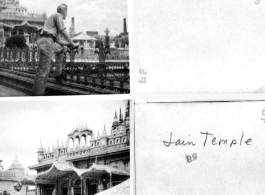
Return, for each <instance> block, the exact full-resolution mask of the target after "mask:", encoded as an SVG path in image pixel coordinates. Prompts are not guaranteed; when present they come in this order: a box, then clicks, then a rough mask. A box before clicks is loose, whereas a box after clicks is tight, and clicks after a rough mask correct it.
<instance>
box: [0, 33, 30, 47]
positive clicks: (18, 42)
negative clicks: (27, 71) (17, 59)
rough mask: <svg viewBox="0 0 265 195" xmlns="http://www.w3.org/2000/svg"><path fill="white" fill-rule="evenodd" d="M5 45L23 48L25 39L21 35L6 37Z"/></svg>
mask: <svg viewBox="0 0 265 195" xmlns="http://www.w3.org/2000/svg"><path fill="white" fill-rule="evenodd" d="M5 46H6V47H18V48H24V47H26V46H27V44H26V39H25V37H24V36H23V35H13V36H11V37H9V38H7V39H6V42H5Z"/></svg>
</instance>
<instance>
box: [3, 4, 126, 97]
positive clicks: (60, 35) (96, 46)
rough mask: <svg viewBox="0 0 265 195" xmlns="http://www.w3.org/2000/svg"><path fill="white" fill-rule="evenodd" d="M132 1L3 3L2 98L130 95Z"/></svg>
mask: <svg viewBox="0 0 265 195" xmlns="http://www.w3.org/2000/svg"><path fill="white" fill-rule="evenodd" d="M128 27H129V25H128V3H127V0H112V1H108V0H90V1H85V0H76V1H71V0H65V1H62V0H34V1H33V0H30V1H29V0H1V1H0V97H11V96H55V95H97V94H98V95H100V94H110V95H111V94H129V93H130V71H129V70H130V63H129V29H128Z"/></svg>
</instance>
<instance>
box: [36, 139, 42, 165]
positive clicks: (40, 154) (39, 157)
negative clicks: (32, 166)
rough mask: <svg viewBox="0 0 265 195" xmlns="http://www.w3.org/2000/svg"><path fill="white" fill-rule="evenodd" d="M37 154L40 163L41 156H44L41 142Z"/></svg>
mask: <svg viewBox="0 0 265 195" xmlns="http://www.w3.org/2000/svg"><path fill="white" fill-rule="evenodd" d="M37 153H38V162H39V163H40V161H41V160H42V157H43V154H44V149H43V147H42V145H41V142H40V147H39V149H38V152H37Z"/></svg>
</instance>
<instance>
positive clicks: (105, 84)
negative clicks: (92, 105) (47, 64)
mask: <svg viewBox="0 0 265 195" xmlns="http://www.w3.org/2000/svg"><path fill="white" fill-rule="evenodd" d="M76 53H77V49H74V48H68V50H67V52H66V53H65V57H64V62H63V67H64V68H63V76H64V78H63V82H66V83H74V84H77V85H80V86H89V87H94V88H102V89H104V90H107V91H110V93H129V92H130V83H129V62H124V61H115V62H108V61H107V62H95V61H93V62H89V61H86V60H83V59H81V58H78V59H76V58H75V57H76ZM38 61H39V51H38V49H37V47H36V46H35V47H30V48H25V49H17V48H12V49H9V48H3V47H1V48H0V68H5V69H10V70H12V71H14V72H15V71H18V72H26V73H30V74H35V71H36V68H37V65H38ZM54 61H55V60H54V58H53V60H52V67H51V73H50V75H51V76H53V75H54V72H55V71H56V66H55V62H54Z"/></svg>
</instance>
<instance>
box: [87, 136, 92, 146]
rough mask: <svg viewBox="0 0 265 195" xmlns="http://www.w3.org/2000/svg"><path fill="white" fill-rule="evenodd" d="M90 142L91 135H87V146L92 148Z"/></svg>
mask: <svg viewBox="0 0 265 195" xmlns="http://www.w3.org/2000/svg"><path fill="white" fill-rule="evenodd" d="M90 141H91V135H87V136H86V145H88V146H90V145H91V143H90Z"/></svg>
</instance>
